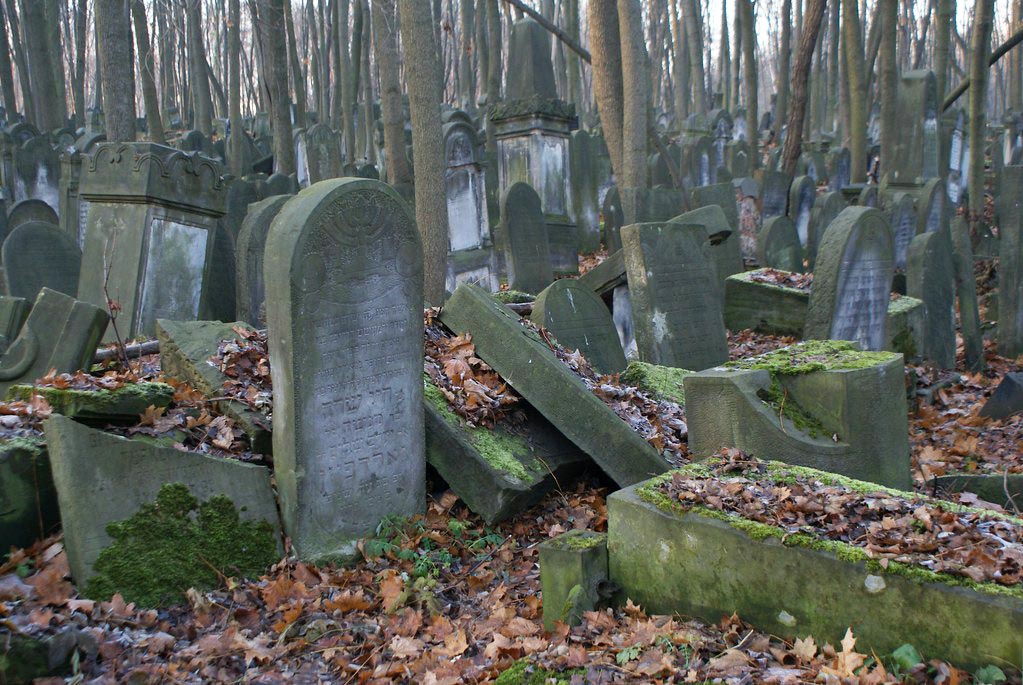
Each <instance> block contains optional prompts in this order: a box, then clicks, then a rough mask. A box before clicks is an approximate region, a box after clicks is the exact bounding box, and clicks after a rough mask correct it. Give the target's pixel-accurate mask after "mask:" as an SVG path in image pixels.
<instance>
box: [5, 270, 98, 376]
mask: <svg viewBox="0 0 1023 685" xmlns="http://www.w3.org/2000/svg"><path fill="white" fill-rule="evenodd" d="M107 320H108V317H107V313H106V312H105V311H103V310H102V309H99V308H98V307H93V306H92V305H91V304H87V303H85V302H79V301H77V300H75V299H74V298H73V297H68V296H67V295H64V294H62V293H58V292H56V291H53V290H50V289H49V288H43V289H42V290H41V291H40V292H39V297H37V298H36V301H35V305H33V307H32V312H31V313H30V314H29V316H28V319H27V320H26V321H25V325H24V326H22V328H21V332H20V333H19V334H18V337H17V338H16V339H15V340H14V342H12V343H11V345H10V347H8V348H7V351H6V352H5V353H4V355H3V357H2V358H0V395H6V394H7V391H8V389H10V387H11V386H12V385H17V384H18V383H32V382H33V381H35V380H36V379H37V378H41V377H42V376H45V375H46V374H47V373H48V372H49V371H50V370H51V369H55V370H56V371H57V373H71V372H74V371H78V370H79V369H85V368H88V367H89V365H90V364H91V363H92V356H93V354H95V352H96V345H97V344H98V343H99V339H100V336H101V335H102V333H103V329H104V328H105V327H106V325H107Z"/></svg>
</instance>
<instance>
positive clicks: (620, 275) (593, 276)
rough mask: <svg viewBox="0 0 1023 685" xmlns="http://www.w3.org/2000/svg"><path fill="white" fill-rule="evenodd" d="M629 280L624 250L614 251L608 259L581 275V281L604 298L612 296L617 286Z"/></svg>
mask: <svg viewBox="0 0 1023 685" xmlns="http://www.w3.org/2000/svg"><path fill="white" fill-rule="evenodd" d="M627 282H628V280H627V278H626V276H625V252H624V251H623V250H617V251H616V252H612V253H611V254H610V255H608V257H607V259H605V260H604V261H602V262H601V263H600V264H598V265H597V266H595V267H593V268H592V269H590V270H589V271H587V272H586V273H584V274H583V275H582V276H580V277H579V283H581V284H582V285H585V286H586V287H587V288H589V289H590V290H592V291H593V292H595V293H597V294H598V295H600V296H601V297H603V298H607V297H610V296H611V293H612V292H613V291H614V289H615V288H617V287H618V286H620V285H625V284H626V283H627Z"/></svg>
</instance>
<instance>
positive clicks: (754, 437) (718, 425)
mask: <svg viewBox="0 0 1023 685" xmlns="http://www.w3.org/2000/svg"><path fill="white" fill-rule="evenodd" d="M842 345H844V346H845V349H843V348H842V347H840V346H842ZM814 346H817V347H821V348H824V350H825V351H823V352H820V353H819V354H814V352H816V351H817V347H814ZM829 346H830V347H829ZM838 346H839V347H835V343H816V342H809V343H802V344H800V345H794V346H792V347H789V348H786V349H785V350H783V351H779V352H775V353H773V356H771V357H768V360H761V359H758V358H754V359H753V360H749V361H747V362H745V364H747V365H748V366H750V367H757V366H758V365H761V368H737V367H728V368H716V369H708V370H707V371H703V372H701V373H698V374H693V375H691V376H686V377H685V379H684V381H683V383H684V385H685V393H686V418H687V419H688V422H689V450H690V452H692V454H693V455H694V457H707V456H710V455H712V454H714V453H716V452H717V451H718V450H720V449H721V448H722V447H737V448H739V449H741V450H744V451H746V452H748V453H750V454H754V455H756V456H757V457H761V458H764V459H777V458H778V457H780V456H783V455H784V457H785V460H786V462H787V463H790V464H798V465H800V466H810V467H812V468H819V469H822V470H825V471H831V472H832V473H841V474H843V475H846V476H850V477H853V478H860V479H863V480H869V481H872V482H875V483H882V484H884V485H890V486H892V487H909V486H910V484H911V479H910V472H909V438H908V427H907V419H906V391H905V384H904V380H903V372H902V368H903V358H902V355H900V354H895V353H890V352H876V353H862V352H855V351H848V350H849V348H851V347H852V346H851V345H849V344H848V343H838ZM804 351H809V352H808V353H809V354H811V355H812V356H814V357H820V358H822V359H823V360H824V362H823V363H824V365H825V368H824V369H820V370H815V371H807V372H806V373H792V372H791V369H789V370H788V371H789V372H788V373H781V372H777V371H775V372H772V371H771V370H770V369H771V364H772V363H776V362H777V360H778V359H779V358H780V357H784V356H787V355H791V356H792V358H793V359H796V360H797V362H798V360H799V359H800V358H801V355H805V354H807V352H804ZM783 361H784V360H783ZM782 398H784V405H782V404H781V400H782Z"/></svg>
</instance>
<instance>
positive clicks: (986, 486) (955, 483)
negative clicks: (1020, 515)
mask: <svg viewBox="0 0 1023 685" xmlns="http://www.w3.org/2000/svg"><path fill="white" fill-rule="evenodd" d="M923 491H924V492H940V493H941V497H942V498H946V497H948V496H949V495H950V494H955V493H959V492H972V493H973V494H975V495H977V496H978V497H980V498H981V499H982V500H984V501H986V502H991V503H992V504H997V505H998V506H1000V507H1004V508H1005V509H1006V510H1007V511H1013V509H1014V507H1017V506H1019V503H1020V502H1023V475H1021V474H1018V473H1007V474H997V475H994V474H992V475H986V474H974V473H970V474H964V473H959V474H955V475H949V476H938V477H937V478H933V479H931V480H929V481H927V483H925V485H924V490H923Z"/></svg>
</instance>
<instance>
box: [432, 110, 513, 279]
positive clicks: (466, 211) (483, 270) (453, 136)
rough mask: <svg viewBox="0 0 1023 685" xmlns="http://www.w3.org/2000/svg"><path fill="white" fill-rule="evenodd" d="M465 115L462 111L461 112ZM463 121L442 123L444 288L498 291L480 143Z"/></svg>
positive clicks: (461, 119) (473, 131) (454, 120)
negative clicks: (469, 284)
mask: <svg viewBox="0 0 1023 685" xmlns="http://www.w3.org/2000/svg"><path fill="white" fill-rule="evenodd" d="M462 114H464V112H463V113H462ZM467 118H468V116H466V117H465V118H464V119H463V118H461V117H459V118H454V119H452V120H449V121H448V123H446V124H444V161H445V171H444V187H445V192H446V196H447V205H448V261H447V274H446V277H445V287H446V288H447V289H448V291H451V292H453V291H454V289H455V288H456V287H457V286H458V284H459V283H461V282H463V281H470V282H472V283H477V284H479V285H481V286H482V287H484V288H486V289H488V290H490V291H491V292H493V291H496V290H497V289H498V285H499V284H498V273H497V263H496V260H495V257H494V246H493V241H492V240H491V236H490V219H489V217H488V215H487V200H486V195H487V186H486V178H485V174H484V171H483V168H482V166H480V159H479V151H480V148H481V146H480V144H479V141H478V140H477V138H476V132H475V130H473V127H472V126H471V125H470V124H469V123H468V122H466V121H465V119H467Z"/></svg>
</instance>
